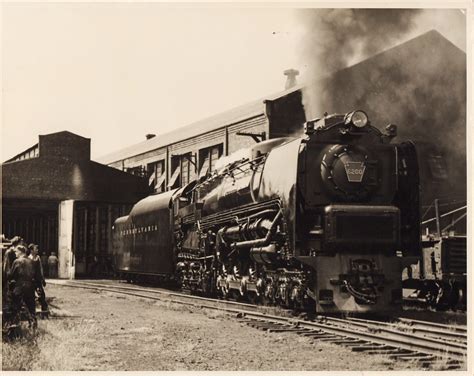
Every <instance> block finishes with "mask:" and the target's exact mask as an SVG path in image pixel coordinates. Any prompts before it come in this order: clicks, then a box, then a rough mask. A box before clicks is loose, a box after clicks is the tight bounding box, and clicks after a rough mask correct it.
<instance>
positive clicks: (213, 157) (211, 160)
mask: <svg viewBox="0 0 474 376" xmlns="http://www.w3.org/2000/svg"><path fill="white" fill-rule="evenodd" d="M223 149H224V147H223V144H219V145H214V146H211V147H209V148H205V149H201V150H199V177H200V178H201V177H203V176H205V175H206V174H207V173H209V172H212V171H213V170H214V168H215V164H216V161H217V160H218V159H219V158H220V157H221V156H222V151H223Z"/></svg>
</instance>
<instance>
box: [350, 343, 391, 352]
mask: <svg viewBox="0 0 474 376" xmlns="http://www.w3.org/2000/svg"><path fill="white" fill-rule="evenodd" d="M351 350H352V351H355V352H360V351H373V350H377V351H380V350H383V351H386V350H391V351H393V350H394V347H391V346H387V345H377V344H367V345H361V346H354V347H352V349H351Z"/></svg>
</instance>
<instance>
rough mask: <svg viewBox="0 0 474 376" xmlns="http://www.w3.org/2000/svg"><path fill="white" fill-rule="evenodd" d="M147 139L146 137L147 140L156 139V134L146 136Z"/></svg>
mask: <svg viewBox="0 0 474 376" xmlns="http://www.w3.org/2000/svg"><path fill="white" fill-rule="evenodd" d="M145 137H146V139H147V140H149V139H151V138H153V137H156V134H153V133H148V134H146V135H145Z"/></svg>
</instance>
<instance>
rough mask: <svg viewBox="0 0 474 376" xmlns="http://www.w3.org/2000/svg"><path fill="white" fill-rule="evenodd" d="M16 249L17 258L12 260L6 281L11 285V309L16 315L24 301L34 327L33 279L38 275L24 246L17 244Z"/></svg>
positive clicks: (35, 323)
mask: <svg viewBox="0 0 474 376" xmlns="http://www.w3.org/2000/svg"><path fill="white" fill-rule="evenodd" d="M16 251H17V259H16V260H15V261H13V264H12V267H11V269H10V272H9V273H8V281H9V282H10V283H11V284H12V285H13V290H12V311H13V314H14V315H16V314H17V313H18V312H20V310H21V306H22V303H23V302H24V303H25V304H26V307H27V308H28V311H29V312H30V316H31V319H32V323H33V327H36V326H37V322H36V303H35V281H36V280H40V276H38V275H37V274H36V268H35V265H34V263H33V261H32V260H31V259H29V258H28V257H26V248H25V247H24V246H22V245H19V246H17V247H16Z"/></svg>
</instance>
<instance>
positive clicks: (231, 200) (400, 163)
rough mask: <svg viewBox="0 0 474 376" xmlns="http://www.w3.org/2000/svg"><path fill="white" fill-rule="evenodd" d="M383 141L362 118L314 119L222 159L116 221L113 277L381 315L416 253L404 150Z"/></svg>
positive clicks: (410, 161) (414, 203) (414, 168)
mask: <svg viewBox="0 0 474 376" xmlns="http://www.w3.org/2000/svg"><path fill="white" fill-rule="evenodd" d="M395 136H396V127H395V126H393V125H389V126H387V128H386V131H385V133H383V132H381V131H380V130H379V129H377V128H376V127H374V126H372V125H371V124H370V122H369V119H368V117H367V115H366V114H365V113H364V112H363V111H353V112H350V113H348V114H345V115H338V114H335V115H327V114H325V115H324V117H322V118H320V119H316V120H312V121H308V122H306V123H305V125H304V135H302V136H301V137H287V138H277V139H271V140H268V141H264V142H260V143H257V144H255V146H253V147H252V148H250V149H245V150H240V151H239V152H237V153H234V154H233V155H230V156H226V157H222V158H221V159H220V160H219V161H218V163H217V165H216V169H215V171H212V172H210V173H209V174H208V175H207V176H206V177H204V178H201V179H199V180H196V181H193V182H191V183H189V184H188V185H186V186H184V187H182V188H180V189H178V190H174V191H168V192H165V193H161V194H157V195H152V196H149V197H147V198H145V199H143V200H142V201H140V202H138V203H137V204H136V205H135V206H134V208H133V209H132V211H131V212H130V214H129V215H128V216H126V217H121V218H119V219H117V221H116V222H115V224H114V252H115V260H116V270H117V271H118V272H119V273H121V274H122V276H124V277H125V278H127V279H132V278H134V276H137V275H141V276H146V275H148V276H156V277H163V278H167V279H172V280H174V281H177V282H178V283H179V285H180V286H181V287H182V288H184V289H187V290H191V291H193V292H198V293H201V294H206V295H211V296H221V297H224V298H227V297H234V298H235V297H239V296H240V297H245V298H246V299H249V300H250V301H260V302H264V303H266V304H279V305H283V306H286V307H293V308H307V307H314V308H315V309H316V311H317V312H341V311H346V312H387V311H393V310H394V309H397V308H399V307H400V305H401V301H402V267H403V264H404V260H407V259H409V258H410V256H416V255H418V254H419V251H420V227H419V223H420V214H419V205H420V203H419V175H418V164H417V157H416V151H415V148H414V146H413V144H412V143H410V142H406V143H400V144H391V143H390V142H391V140H392V139H393V138H394V137H395Z"/></svg>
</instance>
